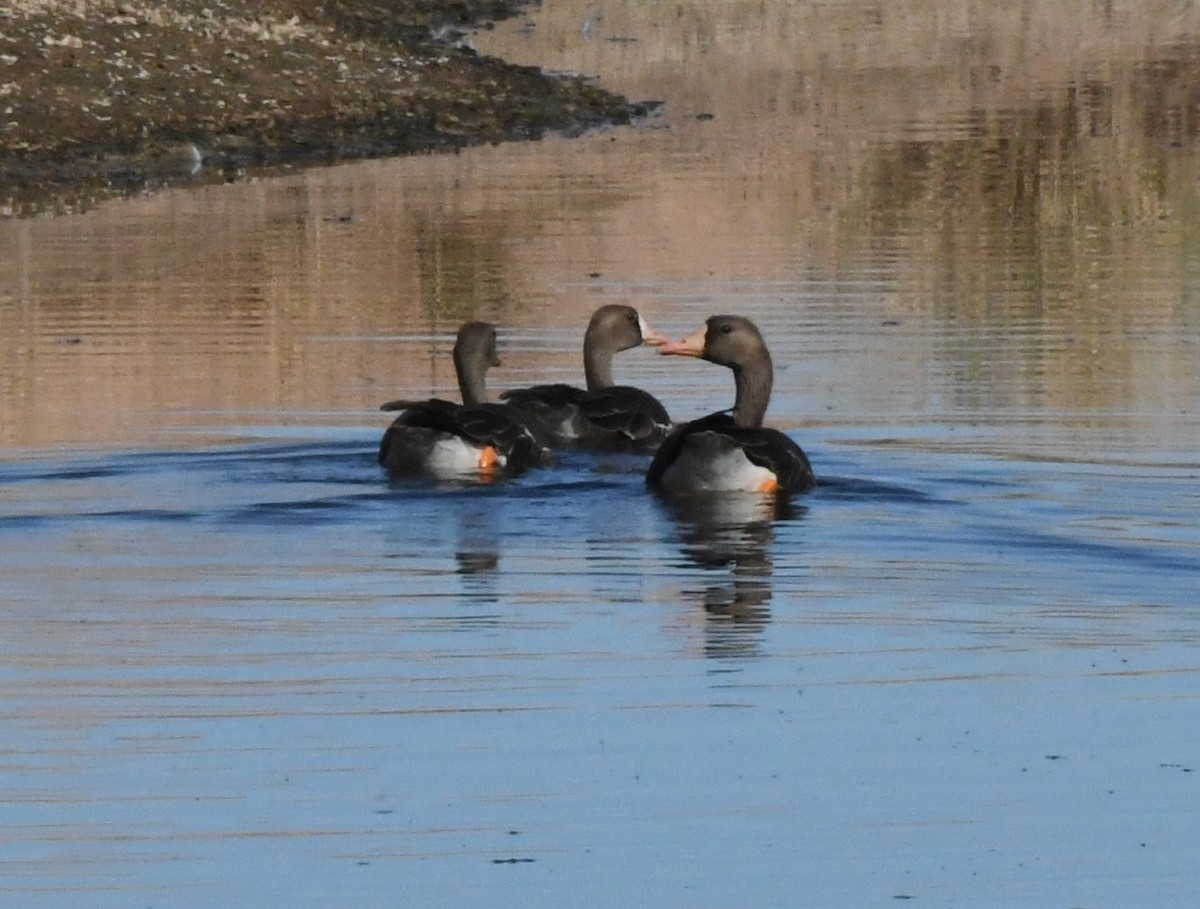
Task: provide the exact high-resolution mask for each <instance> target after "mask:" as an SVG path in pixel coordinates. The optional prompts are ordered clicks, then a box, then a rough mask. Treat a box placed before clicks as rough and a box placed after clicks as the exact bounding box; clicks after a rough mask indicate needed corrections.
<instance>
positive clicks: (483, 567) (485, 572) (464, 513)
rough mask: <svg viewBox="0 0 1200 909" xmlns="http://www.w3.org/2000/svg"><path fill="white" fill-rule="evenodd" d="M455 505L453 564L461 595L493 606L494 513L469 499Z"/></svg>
mask: <svg viewBox="0 0 1200 909" xmlns="http://www.w3.org/2000/svg"><path fill="white" fill-rule="evenodd" d="M458 504H459V507H458V508H457V509H456V512H457V517H458V523H457V527H456V539H455V546H454V563H455V566H456V573H457V574H458V575H459V577H460V578H462V585H463V594H464V595H465V596H466V597H467V598H468V599H470V600H472V601H474V602H480V603H495V602H497V600H498V598H499V595H498V592H497V589H496V582H497V575H498V573H499V569H500V545H499V534H500V528H499V527H498V526H497V519H496V514H495V511H494V509H493V507H491V504H490V503H487V502H482V501H478V500H475V499H472V498H467V499H464V500H462V501H460V502H459V503H458Z"/></svg>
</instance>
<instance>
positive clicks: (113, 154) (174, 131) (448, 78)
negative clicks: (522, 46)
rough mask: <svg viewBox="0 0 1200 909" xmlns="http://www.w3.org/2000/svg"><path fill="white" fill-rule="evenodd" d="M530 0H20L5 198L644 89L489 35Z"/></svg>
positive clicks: (195, 169) (79, 205)
mask: <svg viewBox="0 0 1200 909" xmlns="http://www.w3.org/2000/svg"><path fill="white" fill-rule="evenodd" d="M528 5H529V3H528V2H527V0H402V2H386V0H332V2H325V3H317V4H309V3H304V2H302V0H260V2H257V3H250V4H246V3H239V4H234V3H225V2H212V0H208V2H203V0H200V2H192V0H168V2H166V3H162V2H150V0H142V2H138V0H130V2H121V3H118V2H101V3H93V4H89V5H88V6H87V8H86V12H84V11H81V8H80V6H79V5H77V4H71V3H67V2H60V0H23V2H19V3H17V4H15V5H14V6H13V7H12V8H9V9H5V10H3V11H0V112H2V113H3V114H4V116H3V118H2V119H0V214H2V215H4V216H8V217H13V216H22V215H28V214H33V213H37V212H42V211H57V212H68V211H78V210H83V209H86V208H87V207H89V206H91V205H93V204H95V203H96V202H97V201H100V200H102V199H105V198H111V197H114V196H119V195H126V194H130V193H137V192H143V191H146V190H148V189H154V188H156V187H162V186H166V185H174V184H178V183H184V182H195V181H205V182H210V181H215V180H230V179H237V178H238V177H239V176H241V175H243V174H246V173H248V172H251V171H258V170H260V169H261V170H268V171H269V170H271V169H276V168H288V167H293V166H303V165H309V164H315V163H329V162H335V161H339V160H347V159H353V158H363V157H375V156H383V155H396V154H410V153H417V152H425V151H433V150H441V149H453V148H461V147H465V146H468V145H474V144H479V143H486V142H499V141H509V140H519V139H536V138H538V137H540V136H543V135H545V134H546V133H548V132H562V131H567V132H570V131H576V130H584V129H587V128H590V127H594V126H597V125H602V124H614V123H627V122H629V121H630V120H632V119H634V118H636V117H638V116H640V115H643V114H644V113H645V112H646V111H647V106H646V105H643V104H638V103H634V102H630V101H629V100H627V99H625V98H622V97H620V96H617V95H614V94H612V93H610V92H607V91H605V90H604V89H603V88H601V87H600V86H598V85H596V84H595V83H594V82H591V81H588V80H587V79H584V78H579V77H571V78H566V77H558V76H551V75H548V74H546V73H543V72H542V71H540V70H538V69H537V68H534V67H525V66H516V65H513V64H510V63H507V62H505V61H503V60H498V59H496V58H492V57H487V56H483V55H481V54H479V53H477V52H476V51H475V49H474V48H473V46H472V43H471V38H470V30H471V29H472V28H480V27H482V28H487V27H490V26H491V24H492V23H494V22H496V21H499V20H501V19H505V18H508V17H511V16H514V15H520V14H521V13H522V11H523V10H524V8H525V7H527V6H528Z"/></svg>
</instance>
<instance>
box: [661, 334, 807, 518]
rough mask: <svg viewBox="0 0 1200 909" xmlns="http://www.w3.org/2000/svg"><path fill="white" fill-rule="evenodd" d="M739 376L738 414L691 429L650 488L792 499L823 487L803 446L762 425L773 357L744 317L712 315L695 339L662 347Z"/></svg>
mask: <svg viewBox="0 0 1200 909" xmlns="http://www.w3.org/2000/svg"><path fill="white" fill-rule="evenodd" d="M659 353H661V354H665V355H668V356H671V355H674V356H683V357H700V358H702V359H705V360H708V361H709V362H712V363H717V364H720V365H721V366H728V367H729V368H730V369H731V370H733V378H734V382H735V383H736V388H737V394H736V398H735V401H734V405H733V409H732V410H730V411H718V412H717V413H713V414H709V415H708V416H706V417H701V418H700V419H698V420H692V421H691V422H690V423H684V424H683V425H681V426H679V427H678V428H676V429H675V430H674V431H673V432H672V433H671V434H670V435H669V436H667V438H666V439H665V440H664V441H663V443H662V445H661V446H659V449H658V451H657V452H656V453H655V455H654V459H653V460H652V461H651V462H650V467H649V469H648V470H647V472H646V483H647V484H648V485H649V486H651V487H652V488H656V489H660V490H662V491H664V492H668V493H686V492H707V491H718V492H733V491H746V492H764V493H778V494H780V495H788V494H791V493H795V492H804V491H806V490H808V489H811V488H812V487H813V486H815V485H816V478H815V477H814V476H813V471H812V466H811V465H810V464H809V463H808V457H807V456H806V455H805V454H804V452H803V451H802V450H801V449H800V446H799V445H797V444H796V443H795V442H793V441H792V440H791V439H789V438H788V437H787V436H786V435H784V434H783V433H782V432H780V431H779V430H777V429H768V428H765V427H764V426H763V425H762V421H763V415H764V414H765V413H766V411H767V404H768V403H769V402H770V400H771V385H772V382H773V375H774V374H773V370H772V367H771V355H770V353H769V352H768V351H767V345H766V343H765V342H764V341H763V338H762V335H761V334H760V333H759V331H758V328H757V327H755V325H754V323H753V322H751V321H750V320H749V319H746V318H744V317H742V316H712V317H710V318H709V319H708V321H707V322H705V324H704V325H703V326H701V327H700V328H699V329H697V330H696V331H695V332H693V333H692V334H690V335H688V336H687V337H686V338H683V339H681V340H679V341H676V342H674V343H672V344H666V345H663V346H662V347H660V348H659Z"/></svg>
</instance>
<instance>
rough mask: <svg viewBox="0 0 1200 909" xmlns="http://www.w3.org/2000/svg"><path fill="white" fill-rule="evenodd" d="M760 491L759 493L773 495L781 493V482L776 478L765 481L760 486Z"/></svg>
mask: <svg viewBox="0 0 1200 909" xmlns="http://www.w3.org/2000/svg"><path fill="white" fill-rule="evenodd" d="M758 491H759V492H772V493H774V492H779V480H777V479H776V478H775V477H771V478H770V479H767V480H763V481H762V482H761V483H759V484H758Z"/></svg>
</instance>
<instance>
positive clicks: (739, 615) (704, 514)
mask: <svg viewBox="0 0 1200 909" xmlns="http://www.w3.org/2000/svg"><path fill="white" fill-rule="evenodd" d="M664 503H665V505H666V507H667V509H668V510H669V511H670V512H671V514H672V516H673V517H674V519H675V522H676V525H677V527H678V530H679V540H680V550H681V551H682V552H683V554H684V556H685V557H686V558H687V559H688V561H689V562H690V563H691V564H693V565H695V566H697V567H699V568H700V569H701V570H702V573H701V574H700V575H699V576H698V578H697V580H698V581H699V584H698V585H696V586H689V587H685V589H684V593H685V594H686V595H687V596H689V597H690V598H694V599H695V600H696V602H697V603H699V605H701V606H702V607H703V608H704V611H705V616H706V619H707V621H706V622H705V627H704V653H705V655H706V656H711V657H725V658H729V657H741V658H745V657H754V656H758V655H759V652H760V651H759V643H760V642H759V639H760V636H761V632H762V629H763V627H764V626H765V625H766V623H767V622H768V621H770V618H771V610H770V605H771V571H772V563H771V536H772V525H773V524H774V522H775V521H777V520H780V519H787V518H794V517H797V516H798V514H799V512H798V511H797V509H796V508H795V507H794V506H792V505H791V503H789V502H787V501H777V500H776V499H775V498H773V497H767V496H761V495H756V494H750V493H728V492H721V493H701V494H692V495H687V496H679V497H672V498H668V499H665V500H664Z"/></svg>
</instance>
